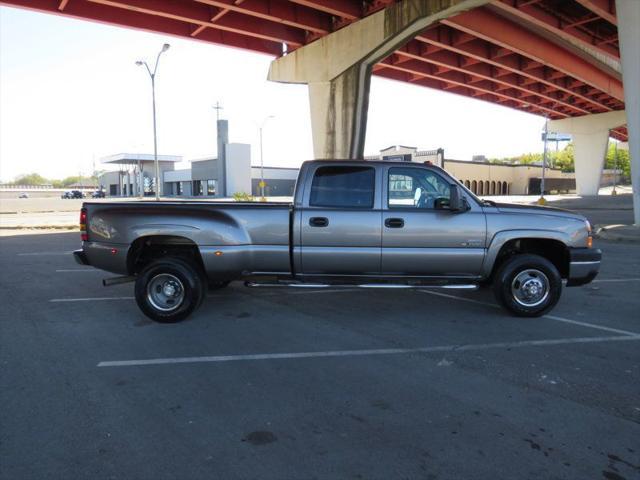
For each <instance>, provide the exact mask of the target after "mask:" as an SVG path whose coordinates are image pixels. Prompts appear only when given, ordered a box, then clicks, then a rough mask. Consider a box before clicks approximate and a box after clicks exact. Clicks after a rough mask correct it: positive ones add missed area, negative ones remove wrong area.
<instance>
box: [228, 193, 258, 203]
mask: <svg viewBox="0 0 640 480" xmlns="http://www.w3.org/2000/svg"><path fill="white" fill-rule="evenodd" d="M233 199H234V200H235V201H236V202H253V200H254V198H253V195H251V194H250V193H245V192H236V193H234V194H233Z"/></svg>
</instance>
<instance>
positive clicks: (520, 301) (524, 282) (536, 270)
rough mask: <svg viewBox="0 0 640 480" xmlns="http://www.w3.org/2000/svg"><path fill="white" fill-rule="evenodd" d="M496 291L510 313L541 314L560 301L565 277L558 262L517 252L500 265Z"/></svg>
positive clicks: (494, 291) (526, 315) (529, 315)
mask: <svg viewBox="0 0 640 480" xmlns="http://www.w3.org/2000/svg"><path fill="white" fill-rule="evenodd" d="M541 286H542V287H543V288H540V287H541ZM527 287H528V288H527ZM537 292H541V293H537ZM493 293H494V294H495V296H496V299H497V300H498V302H499V303H500V304H501V305H502V306H503V307H504V308H506V309H507V310H509V311H510V312H511V313H513V314H515V315H517V316H519V317H539V316H541V315H544V314H545V313H547V312H549V311H550V310H551V309H552V308H553V307H555V305H556V303H558V300H560V295H561V293H562V277H561V276H560V272H558V269H557V268H556V267H555V265H553V263H551V262H550V261H549V260H547V259H546V258H544V257H541V256H539V255H530V254H519V255H514V256H513V257H511V258H509V259H507V260H506V261H505V262H504V263H503V264H502V265H501V266H500V268H498V271H497V272H496V274H495V276H494V279H493Z"/></svg>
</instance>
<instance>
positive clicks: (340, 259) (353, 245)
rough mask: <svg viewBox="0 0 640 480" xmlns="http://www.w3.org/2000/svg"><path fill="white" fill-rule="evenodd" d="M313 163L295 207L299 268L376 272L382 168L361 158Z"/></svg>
mask: <svg viewBox="0 0 640 480" xmlns="http://www.w3.org/2000/svg"><path fill="white" fill-rule="evenodd" d="M310 168H311V170H310V171H309V172H308V176H307V183H306V184H305V191H304V195H303V199H302V207H301V208H300V209H299V210H300V211H299V212H297V214H298V215H299V217H298V220H299V222H300V226H299V228H300V230H299V232H300V249H301V250H300V253H301V261H300V263H301V273H302V274H305V275H318V274H319V275H378V274H379V273H380V258H381V225H382V223H381V218H382V217H381V215H382V212H381V209H380V205H381V195H380V188H379V185H380V182H381V178H380V172H379V170H380V169H377V168H376V167H375V166H374V165H371V166H368V165H363V164H362V162H359V163H354V164H345V163H340V164H336V165H331V164H326V163H324V164H323V163H319V164H314V165H312V166H311V167H310ZM376 187H378V188H376Z"/></svg>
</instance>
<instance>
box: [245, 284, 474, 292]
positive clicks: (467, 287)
mask: <svg viewBox="0 0 640 480" xmlns="http://www.w3.org/2000/svg"><path fill="white" fill-rule="evenodd" d="M244 286H245V287H249V288H263V287H267V288H274V287H288V288H392V289H416V288H427V289H444V290H478V288H480V286H479V285H477V284H475V283H469V284H462V283H460V284H455V283H452V284H449V285H429V284H425V285H403V284H398V283H389V284H385V283H361V284H347V283H340V284H330V283H279V282H272V283H267V282H245V283H244Z"/></svg>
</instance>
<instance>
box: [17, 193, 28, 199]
mask: <svg viewBox="0 0 640 480" xmlns="http://www.w3.org/2000/svg"><path fill="white" fill-rule="evenodd" d="M18 198H29V194H28V193H26V192H22V193H21V194H20V195H18Z"/></svg>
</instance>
